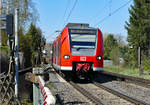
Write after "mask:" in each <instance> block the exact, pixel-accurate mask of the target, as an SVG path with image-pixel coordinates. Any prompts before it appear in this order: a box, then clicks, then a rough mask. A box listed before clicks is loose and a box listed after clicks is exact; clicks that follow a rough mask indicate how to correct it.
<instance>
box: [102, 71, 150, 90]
mask: <svg viewBox="0 0 150 105" xmlns="http://www.w3.org/2000/svg"><path fill="white" fill-rule="evenodd" d="M100 74H103V75H109V76H113V77H117V78H120V79H124V80H125V81H126V82H131V83H134V84H137V85H140V86H143V87H146V88H150V80H149V79H143V78H139V77H133V76H128V75H123V74H118V73H113V72H108V71H102V72H100Z"/></svg>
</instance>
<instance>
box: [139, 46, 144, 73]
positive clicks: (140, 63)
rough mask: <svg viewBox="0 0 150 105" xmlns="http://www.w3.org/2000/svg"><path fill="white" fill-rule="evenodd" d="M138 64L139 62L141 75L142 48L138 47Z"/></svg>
mask: <svg viewBox="0 0 150 105" xmlns="http://www.w3.org/2000/svg"><path fill="white" fill-rule="evenodd" d="M138 64H139V75H142V73H143V72H142V65H141V48H140V47H139V48H138Z"/></svg>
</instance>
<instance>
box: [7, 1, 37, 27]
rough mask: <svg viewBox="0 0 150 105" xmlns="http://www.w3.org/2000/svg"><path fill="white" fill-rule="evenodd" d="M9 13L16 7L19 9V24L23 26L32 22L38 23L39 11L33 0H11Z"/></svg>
mask: <svg viewBox="0 0 150 105" xmlns="http://www.w3.org/2000/svg"><path fill="white" fill-rule="evenodd" d="M7 5H9V8H8V13H13V9H14V8H18V9H19V24H20V26H21V27H24V28H25V27H26V26H28V25H29V24H30V23H31V22H32V23H34V24H35V23H36V21H37V19H38V13H37V10H36V8H35V3H34V2H33V0H9V2H8V4H7Z"/></svg>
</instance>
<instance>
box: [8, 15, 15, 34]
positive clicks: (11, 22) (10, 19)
mask: <svg viewBox="0 0 150 105" xmlns="http://www.w3.org/2000/svg"><path fill="white" fill-rule="evenodd" d="M13 17H14V16H13V14H9V15H7V16H6V33H7V34H8V35H13V29H14V27H13V26H14V18H13Z"/></svg>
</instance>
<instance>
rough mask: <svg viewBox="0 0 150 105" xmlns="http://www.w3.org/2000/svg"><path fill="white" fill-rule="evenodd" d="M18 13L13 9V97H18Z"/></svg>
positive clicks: (17, 10)
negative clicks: (14, 71)
mask: <svg viewBox="0 0 150 105" xmlns="http://www.w3.org/2000/svg"><path fill="white" fill-rule="evenodd" d="M18 13H19V9H17V8H16V9H15V69H16V73H15V82H16V84H15V95H16V97H18V76H19V75H18V69H19V60H18V59H19V54H18V49H19V40H18V29H19V24H18V20H19V19H18Z"/></svg>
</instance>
